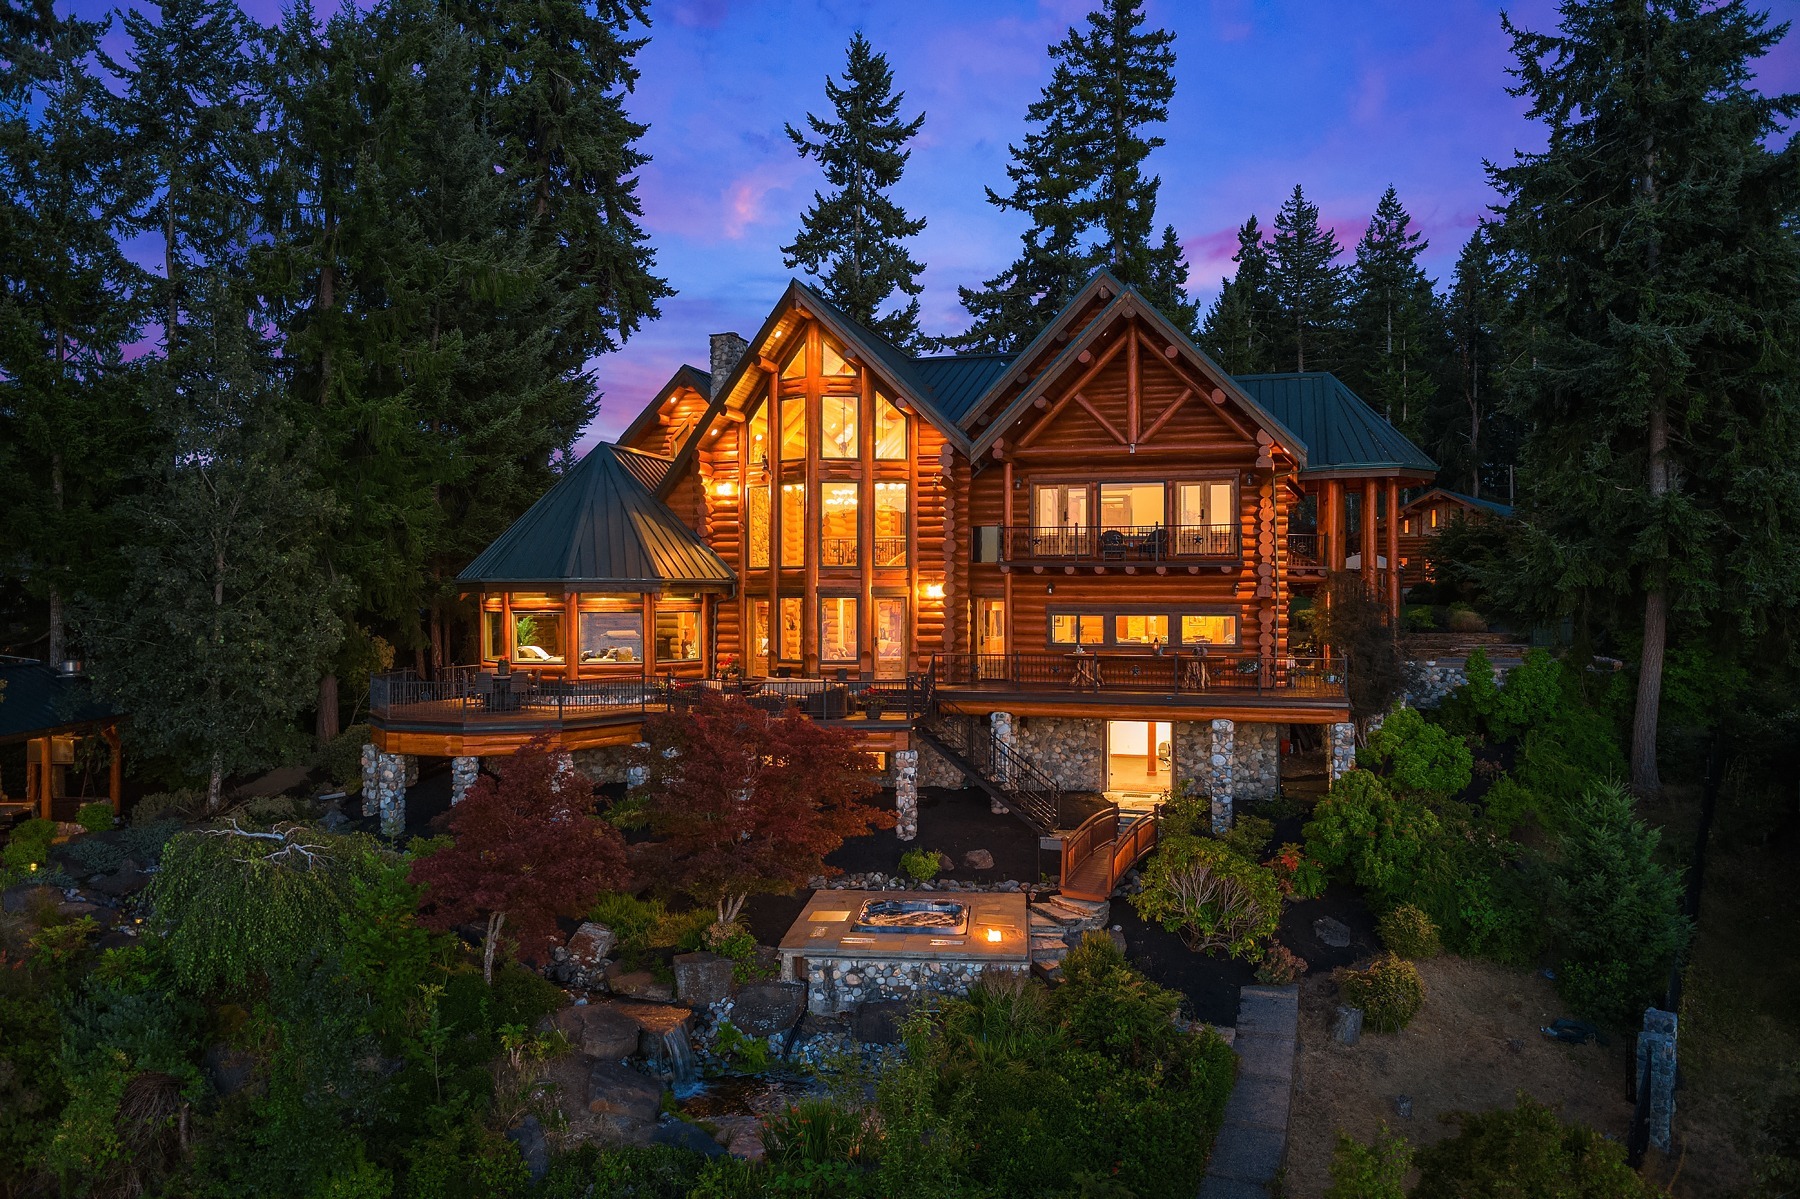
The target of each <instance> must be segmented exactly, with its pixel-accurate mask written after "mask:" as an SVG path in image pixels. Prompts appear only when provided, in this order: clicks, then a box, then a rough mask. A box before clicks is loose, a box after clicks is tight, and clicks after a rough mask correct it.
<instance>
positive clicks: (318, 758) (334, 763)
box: [313, 724, 369, 791]
mask: <svg viewBox="0 0 1800 1199" xmlns="http://www.w3.org/2000/svg"><path fill="white" fill-rule="evenodd" d="M368 743H369V726H368V725H366V724H353V725H351V726H350V727H349V728H347V729H345V730H344V731H343V732H341V733H339V734H338V735H337V736H335V737H333V738H332V739H331V740H330V741H327V742H326V743H325V744H324V745H323V746H321V747H320V748H319V749H318V751H317V752H316V753H315V754H314V755H313V765H314V766H317V767H321V768H323V769H324V771H325V777H327V778H329V779H330V780H331V781H332V784H333V785H334V786H337V787H341V788H343V789H344V790H346V791H353V790H356V789H358V788H360V787H361V786H362V751H363V746H365V745H367V744H368Z"/></svg>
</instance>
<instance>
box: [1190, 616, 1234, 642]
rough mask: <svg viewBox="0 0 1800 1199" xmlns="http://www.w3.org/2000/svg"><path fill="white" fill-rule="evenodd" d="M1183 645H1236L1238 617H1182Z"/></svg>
mask: <svg viewBox="0 0 1800 1199" xmlns="http://www.w3.org/2000/svg"><path fill="white" fill-rule="evenodd" d="M1181 643H1182V644H1183V645H1236V644H1237V617H1235V616H1193V615H1187V616H1183V617H1182V618H1181Z"/></svg>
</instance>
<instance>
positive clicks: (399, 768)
mask: <svg viewBox="0 0 1800 1199" xmlns="http://www.w3.org/2000/svg"><path fill="white" fill-rule="evenodd" d="M364 804H365V810H366V805H367V800H365V801H364ZM375 811H376V814H377V815H379V816H380V817H381V832H382V835H384V836H388V837H398V836H399V835H400V834H401V833H402V832H404V831H405V830H406V755H404V754H376V755H375Z"/></svg>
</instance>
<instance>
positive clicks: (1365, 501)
mask: <svg viewBox="0 0 1800 1199" xmlns="http://www.w3.org/2000/svg"><path fill="white" fill-rule="evenodd" d="M1380 517H1381V502H1380V501H1379V500H1377V499H1376V498H1375V480H1374V479H1364V480H1363V494H1362V505H1361V512H1360V513H1359V519H1358V522H1357V523H1358V527H1357V530H1356V531H1357V532H1358V533H1360V534H1361V535H1362V536H1361V540H1362V548H1361V553H1362V578H1363V590H1365V591H1367V592H1368V593H1369V594H1370V595H1374V594H1375V593H1376V592H1375V579H1376V574H1375V570H1376V561H1375V559H1376V556H1377V552H1378V551H1377V550H1376V546H1375V523H1376V521H1378V520H1379V519H1380Z"/></svg>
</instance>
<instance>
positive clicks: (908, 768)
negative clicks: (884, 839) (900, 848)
mask: <svg viewBox="0 0 1800 1199" xmlns="http://www.w3.org/2000/svg"><path fill="white" fill-rule="evenodd" d="M893 759H894V810H895V811H896V812H897V813H898V814H899V820H898V821H897V822H896V823H895V825H894V835H895V836H897V837H899V838H900V839H901V840H902V841H911V840H912V839H913V838H914V837H917V836H918V835H919V751H918V750H916V749H897V750H895V751H894V753H893Z"/></svg>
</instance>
